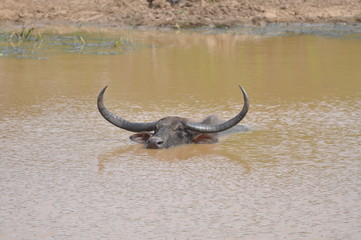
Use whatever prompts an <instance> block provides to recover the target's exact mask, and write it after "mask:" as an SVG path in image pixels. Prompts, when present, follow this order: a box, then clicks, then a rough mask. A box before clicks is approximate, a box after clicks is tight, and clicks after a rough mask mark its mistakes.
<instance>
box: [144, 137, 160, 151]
mask: <svg viewBox="0 0 361 240" xmlns="http://www.w3.org/2000/svg"><path fill="white" fill-rule="evenodd" d="M146 147H147V148H154V149H156V148H162V147H163V140H162V139H161V138H160V137H151V138H149V139H148V141H147V144H146Z"/></svg>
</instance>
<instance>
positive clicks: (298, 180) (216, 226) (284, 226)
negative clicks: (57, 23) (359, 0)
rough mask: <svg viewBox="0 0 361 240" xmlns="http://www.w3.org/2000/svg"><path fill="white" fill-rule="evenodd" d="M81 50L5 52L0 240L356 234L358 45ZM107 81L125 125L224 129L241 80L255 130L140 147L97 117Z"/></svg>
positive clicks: (257, 43)
mask: <svg viewBox="0 0 361 240" xmlns="http://www.w3.org/2000/svg"><path fill="white" fill-rule="evenodd" d="M119 36H120V37H119ZM94 39H95V40H94ZM84 40H85V45H84V43H82V42H81V41H79V38H77V37H74V36H72V37H64V36H53V37H52V38H51V39H50V40H43V41H42V42H40V43H39V42H36V43H33V42H30V43H21V44H11V43H9V42H7V41H5V42H3V43H2V45H1V51H2V52H1V57H0V84H1V88H0V96H1V103H0V110H1V115H0V129H1V145H0V147H1V151H0V157H1V162H0V190H1V193H2V194H1V197H0V218H1V219H2V221H0V238H2V239H89V238H91V239H355V240H356V239H360V237H361V222H360V219H361V203H360V199H361V164H360V159H361V146H360V141H361V123H360V117H361V112H360V109H361V85H360V79H361V68H360V66H361V55H360V52H361V41H360V39H359V38H357V37H325V36H315V35H300V36H272V37H267V36H257V35H251V36H249V35H242V34H236V33H234V32H230V33H222V32H220V33H216V34H215V33H195V32H193V33H192V32H186V33H184V32H168V33H167V32H163V33H159V32H126V33H114V34H113V35H110V36H103V35H102V36H101V37H99V35H98V34H93V35H89V36H84ZM19 49H20V50H19ZM24 49H25V50H24ZM29 49H30V50H29ZM16 51H18V52H20V53H17V52H16ZM105 85H108V86H109V88H108V90H107V92H106V95H105V98H104V101H105V105H106V106H107V107H108V108H109V109H110V110H111V111H113V112H114V113H116V114H118V115H121V116H123V117H124V118H126V119H129V120H134V121H154V120H156V119H159V118H161V117H164V116H169V115H178V116H181V117H188V118H191V119H195V120H201V119H202V118H205V117H207V116H208V115H209V114H217V115H218V116H219V117H221V118H224V119H227V118H230V117H233V116H234V115H235V114H236V113H237V112H238V111H239V110H240V108H241V106H242V104H243V102H242V96H241V92H240V90H239V88H238V85H242V86H243V87H244V88H245V89H246V90H247V92H248V94H249V96H250V102H251V107H250V111H249V113H248V115H247V116H246V118H245V119H244V120H243V124H245V125H248V126H250V127H251V128H252V130H251V131H248V132H245V133H241V134H236V135H231V136H227V137H225V138H222V139H221V140H220V142H219V143H218V144H215V145H187V146H180V147H176V148H172V149H168V150H146V149H144V148H143V147H142V146H141V145H137V144H134V143H132V142H131V141H130V140H129V139H128V137H129V136H130V135H131V134H132V133H129V132H126V131H123V130H120V129H117V128H116V127H114V126H112V125H111V124H109V123H108V122H106V121H105V120H104V119H103V118H102V117H101V116H100V114H99V113H98V111H97V108H96V97H97V94H98V93H99V91H100V90H101V89H102V87H104V86H105Z"/></svg>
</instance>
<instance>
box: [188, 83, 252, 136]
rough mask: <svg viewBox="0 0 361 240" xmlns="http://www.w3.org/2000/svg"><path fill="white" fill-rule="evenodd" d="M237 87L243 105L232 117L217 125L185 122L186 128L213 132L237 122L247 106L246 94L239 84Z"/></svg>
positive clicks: (245, 112)
mask: <svg viewBox="0 0 361 240" xmlns="http://www.w3.org/2000/svg"><path fill="white" fill-rule="evenodd" d="M239 88H240V89H241V90H242V93H243V98H244V105H243V108H242V111H241V112H240V113H238V114H237V115H236V116H235V117H234V118H232V119H230V120H228V121H226V122H224V123H221V124H217V125H210V124H203V123H186V128H188V129H190V130H192V131H196V132H201V133H215V132H222V131H225V130H227V129H229V128H231V127H233V126H235V125H237V123H239V122H240V121H241V120H242V119H243V118H244V117H245V116H246V114H247V112H248V108H249V101H248V95H247V93H246V91H245V90H244V89H243V88H242V87H241V86H239Z"/></svg>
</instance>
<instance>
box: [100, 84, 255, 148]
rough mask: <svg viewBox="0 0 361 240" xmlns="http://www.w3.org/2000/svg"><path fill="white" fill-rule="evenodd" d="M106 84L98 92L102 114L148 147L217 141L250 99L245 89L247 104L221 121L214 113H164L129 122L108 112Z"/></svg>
mask: <svg viewBox="0 0 361 240" xmlns="http://www.w3.org/2000/svg"><path fill="white" fill-rule="evenodd" d="M106 89H107V87H104V88H103V90H102V91H101V92H100V93H99V96H98V101H97V104H98V109H99V112H100V114H101V115H102V116H103V117H104V118H105V119H106V120H107V121H109V122H110V123H112V124H114V125H115V126H117V127H119V128H122V129H124V130H127V131H131V132H136V134H134V135H132V136H130V139H131V140H132V141H135V142H138V143H143V144H145V147H146V148H155V149H159V148H169V147H172V146H176V145H181V144H188V143H215V142H217V141H218V139H217V134H218V133H220V132H223V131H226V130H228V129H230V128H232V127H234V126H236V125H237V124H238V123H239V122H240V121H241V120H242V119H243V118H244V117H245V116H246V114H247V112H248V107H249V101H248V95H247V93H246V91H245V90H244V89H243V88H242V87H241V86H240V89H241V91H242V93H243V98H244V105H243V108H242V110H241V112H239V113H238V114H237V115H236V116H235V117H233V118H232V119H230V120H228V121H225V122H221V123H219V122H218V121H214V117H212V116H211V117H208V118H206V119H205V120H204V121H202V122H192V121H190V120H188V119H186V118H180V117H175V116H173V117H165V118H162V119H160V120H158V121H155V122H147V123H138V122H129V121H127V120H125V119H123V118H121V117H119V116H116V115H114V114H113V113H111V112H109V111H108V110H107V109H106V108H105V106H104V104H103V95H104V92H105V90H106Z"/></svg>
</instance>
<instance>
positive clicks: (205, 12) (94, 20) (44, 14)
mask: <svg viewBox="0 0 361 240" xmlns="http://www.w3.org/2000/svg"><path fill="white" fill-rule="evenodd" d="M336 22H337V23H339V22H342V23H348V24H353V23H361V1H360V0H323V1H319V0H272V1H263V0H182V1H180V2H178V3H176V4H172V3H170V2H168V1H166V0H153V1H152V3H151V4H150V3H149V2H148V1H147V0H108V1H105V0H21V1H17V0H4V1H1V3H0V24H1V26H9V25H24V24H36V25H41V26H52V25H55V24H57V25H59V24H84V25H87V24H101V25H104V26H117V27H121V26H145V27H171V28H193V27H200V26H206V27H223V28H228V27H234V26H237V25H240V24H251V25H256V26H257V25H266V24H268V23H336ZM4 28H5V27H3V29H4Z"/></svg>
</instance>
